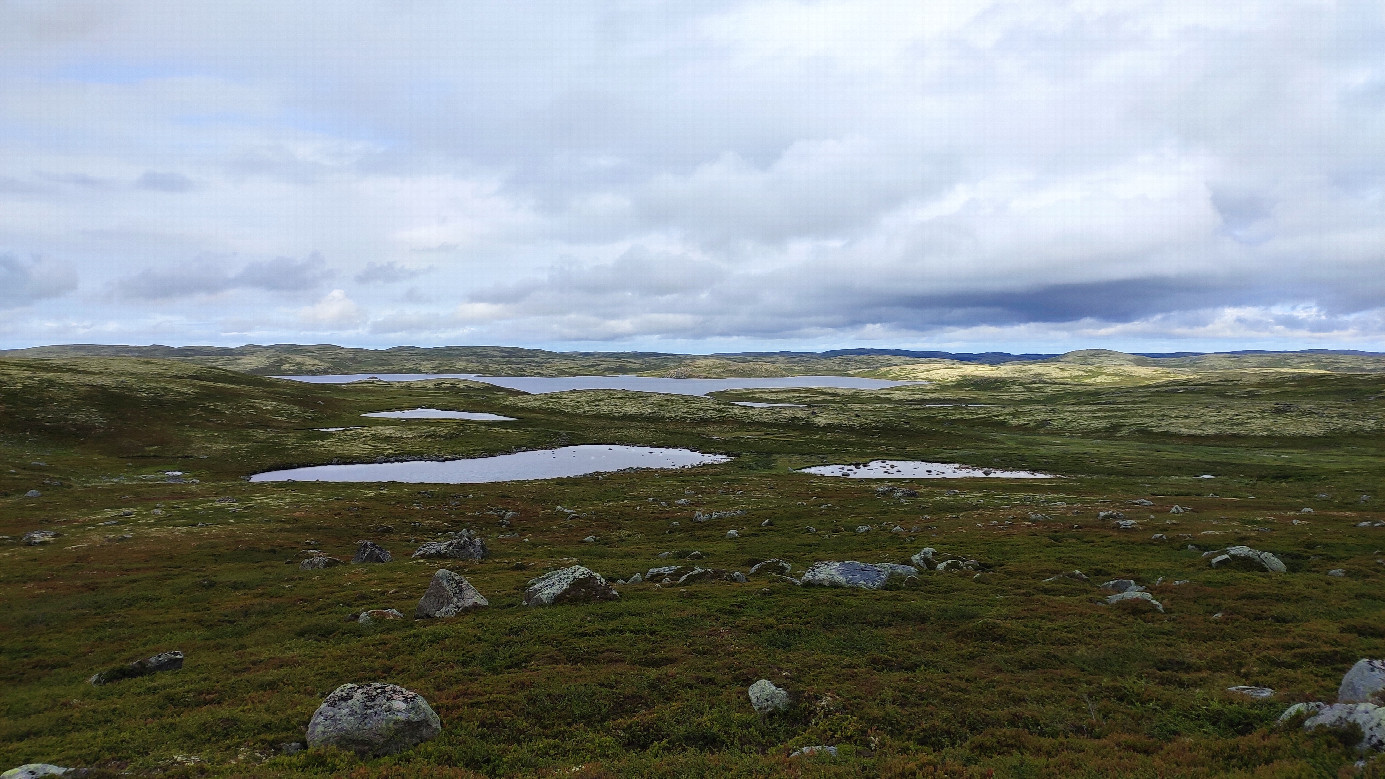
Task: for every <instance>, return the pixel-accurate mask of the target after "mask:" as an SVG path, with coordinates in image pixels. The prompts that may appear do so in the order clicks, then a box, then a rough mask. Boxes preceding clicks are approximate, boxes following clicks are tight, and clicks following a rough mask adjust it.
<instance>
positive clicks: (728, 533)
mask: <svg viewBox="0 0 1385 779" xmlns="http://www.w3.org/2000/svg"><path fill="white" fill-rule="evenodd" d="M740 537H741V534H740V533H737V532H736V531H734V530H728V531H726V538H727V539H732V538H740Z"/></svg>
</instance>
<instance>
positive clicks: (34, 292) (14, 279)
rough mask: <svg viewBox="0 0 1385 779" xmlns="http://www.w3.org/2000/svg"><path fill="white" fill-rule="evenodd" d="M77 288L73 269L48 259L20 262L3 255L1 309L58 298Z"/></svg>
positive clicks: (0, 259) (0, 293) (1, 260)
mask: <svg viewBox="0 0 1385 779" xmlns="http://www.w3.org/2000/svg"><path fill="white" fill-rule="evenodd" d="M75 289H77V273H76V271H74V270H73V269H72V268H71V267H70V266H68V265H65V264H62V263H58V262H54V261H52V260H48V259H45V258H41V257H38V258H34V259H31V260H28V261H25V260H21V259H19V258H18V257H15V256H14V255H11V254H0V308H17V307H20V306H28V305H33V304H35V303H38V302H40V301H42V300H44V299H46V298H56V297H61V296H62V295H66V294H67V293H69V292H71V291H73V290H75Z"/></svg>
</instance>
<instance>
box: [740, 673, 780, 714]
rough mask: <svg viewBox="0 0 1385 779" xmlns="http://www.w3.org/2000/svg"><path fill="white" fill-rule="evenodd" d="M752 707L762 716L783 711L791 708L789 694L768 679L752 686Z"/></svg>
mask: <svg viewBox="0 0 1385 779" xmlns="http://www.w3.org/2000/svg"><path fill="white" fill-rule="evenodd" d="M749 692H750V706H751V707H752V708H754V709H755V711H757V712H759V713H761V714H771V713H773V712H776V711H783V710H784V709H787V708H788V707H789V693H788V691H787V690H785V689H784V688H782V687H778V686H776V685H775V684H774V682H771V681H770V680H768V679H761V680H760V681H758V682H756V683H754V684H752V685H750V691H749Z"/></svg>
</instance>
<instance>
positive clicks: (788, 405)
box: [731, 400, 807, 408]
mask: <svg viewBox="0 0 1385 779" xmlns="http://www.w3.org/2000/svg"><path fill="white" fill-rule="evenodd" d="M731 403H732V404H734V405H737V406H749V407H750V408H807V406H805V405H803V404H802V403H760V402H757V401H754V400H733V401H731Z"/></svg>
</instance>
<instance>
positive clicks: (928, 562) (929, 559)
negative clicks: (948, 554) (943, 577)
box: [909, 546, 938, 571]
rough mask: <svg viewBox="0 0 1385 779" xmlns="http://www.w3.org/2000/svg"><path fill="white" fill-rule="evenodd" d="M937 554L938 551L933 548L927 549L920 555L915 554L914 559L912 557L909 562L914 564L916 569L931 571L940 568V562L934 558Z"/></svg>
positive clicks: (920, 552)
mask: <svg viewBox="0 0 1385 779" xmlns="http://www.w3.org/2000/svg"><path fill="white" fill-rule="evenodd" d="M937 553H938V550H936V549H934V548H933V547H931V546H930V547H926V548H924V549H922V550H921V551H919V552H918V554H915V555H914V556H913V557H910V558H909V562H911V563H913V564H914V567H915V568H918V569H920V570H924V571H931V570H933V569H934V568H937V567H938V562H937V561H936V560H934V559H933V556H934V555H936V554H937Z"/></svg>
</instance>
